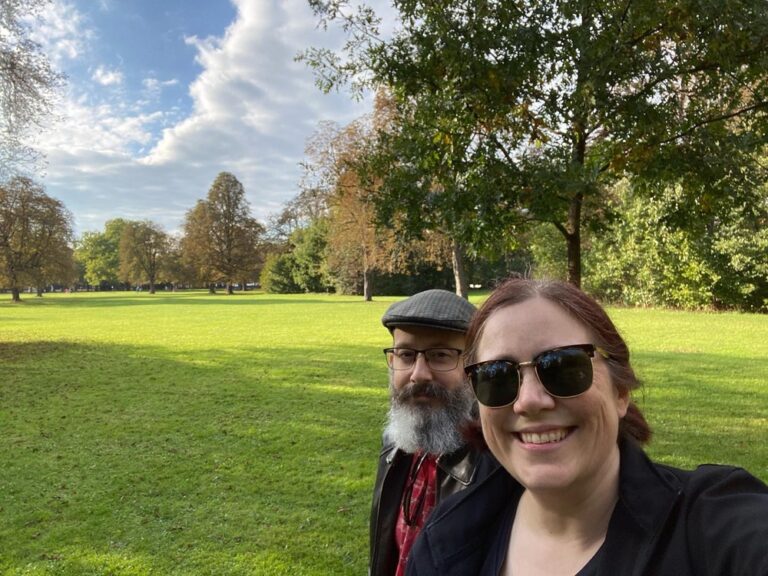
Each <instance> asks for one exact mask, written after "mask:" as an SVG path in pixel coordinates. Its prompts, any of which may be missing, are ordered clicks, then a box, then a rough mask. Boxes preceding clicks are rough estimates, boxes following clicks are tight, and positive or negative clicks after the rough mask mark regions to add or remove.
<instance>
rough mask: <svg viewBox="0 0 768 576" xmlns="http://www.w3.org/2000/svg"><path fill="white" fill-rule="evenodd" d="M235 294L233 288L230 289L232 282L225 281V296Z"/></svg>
mask: <svg viewBox="0 0 768 576" xmlns="http://www.w3.org/2000/svg"><path fill="white" fill-rule="evenodd" d="M234 293H235V290H234V288H232V282H229V281H227V294H229V295H232V294H234Z"/></svg>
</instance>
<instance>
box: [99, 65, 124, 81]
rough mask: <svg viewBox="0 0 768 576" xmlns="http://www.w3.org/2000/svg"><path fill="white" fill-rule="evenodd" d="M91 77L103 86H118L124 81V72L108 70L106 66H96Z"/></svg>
mask: <svg viewBox="0 0 768 576" xmlns="http://www.w3.org/2000/svg"><path fill="white" fill-rule="evenodd" d="M91 78H92V79H93V80H94V81H95V82H98V83H99V84H101V85H102V86H118V85H120V84H122V83H123V73H122V72H120V71H119V70H108V69H107V68H105V67H104V66H99V67H98V68H96V70H95V71H94V73H93V75H92V76H91Z"/></svg>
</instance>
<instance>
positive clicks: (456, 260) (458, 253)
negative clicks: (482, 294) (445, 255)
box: [451, 240, 469, 299]
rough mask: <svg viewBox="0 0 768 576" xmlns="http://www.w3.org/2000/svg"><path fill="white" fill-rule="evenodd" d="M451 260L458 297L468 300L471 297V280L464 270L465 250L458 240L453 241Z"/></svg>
mask: <svg viewBox="0 0 768 576" xmlns="http://www.w3.org/2000/svg"><path fill="white" fill-rule="evenodd" d="M451 259H452V261H453V278H454V281H455V282H456V295H457V296H461V297H462V298H465V299H466V298H468V297H469V280H468V279H467V272H466V270H465V269H464V249H463V247H462V246H461V244H460V243H459V242H458V241H456V240H454V241H453V249H452V250H451Z"/></svg>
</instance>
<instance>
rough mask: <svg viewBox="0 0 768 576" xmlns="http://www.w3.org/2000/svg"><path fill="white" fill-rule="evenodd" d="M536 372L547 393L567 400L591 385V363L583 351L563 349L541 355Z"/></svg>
mask: <svg viewBox="0 0 768 576" xmlns="http://www.w3.org/2000/svg"><path fill="white" fill-rule="evenodd" d="M536 372H537V373H538V375H539V379H540V380H541V383H542V384H543V386H544V388H546V389H547V392H549V393H550V394H552V395H553V396H560V397H562V398H568V397H569V396H577V395H578V394H581V393H583V392H586V391H587V390H589V387H590V386H591V385H592V361H591V360H590V358H589V354H587V353H586V352H585V351H584V350H579V349H578V348H565V349H563V350H554V351H552V352H547V353H545V354H543V355H542V356H541V357H540V358H539V361H538V365H537V366H536Z"/></svg>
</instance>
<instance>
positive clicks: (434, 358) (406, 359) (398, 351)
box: [384, 346, 463, 372]
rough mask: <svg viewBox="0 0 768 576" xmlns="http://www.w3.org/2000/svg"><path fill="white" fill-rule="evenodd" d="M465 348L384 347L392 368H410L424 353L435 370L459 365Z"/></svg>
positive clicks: (430, 366) (442, 370) (447, 369)
mask: <svg viewBox="0 0 768 576" xmlns="http://www.w3.org/2000/svg"><path fill="white" fill-rule="evenodd" d="M462 352H463V350H459V349H458V348H425V349H424V350H418V349H416V348H401V347H399V346H398V347H395V348H384V354H385V355H386V356H387V365H389V367H390V368H392V370H410V369H411V368H413V366H414V365H415V364H416V359H417V358H418V357H419V354H423V355H424V360H426V362H427V366H429V369H430V370H434V371H435V372H449V371H451V370H453V369H455V368H456V367H457V366H458V365H459V359H460V358H461V353H462Z"/></svg>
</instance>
